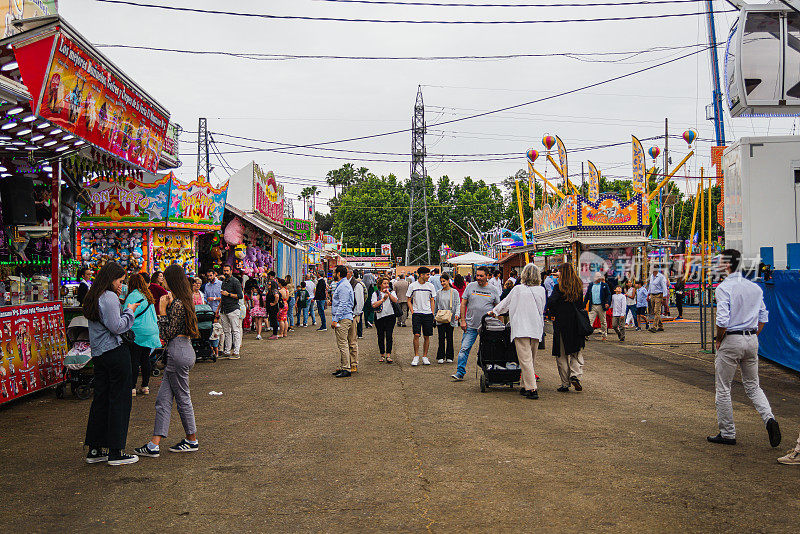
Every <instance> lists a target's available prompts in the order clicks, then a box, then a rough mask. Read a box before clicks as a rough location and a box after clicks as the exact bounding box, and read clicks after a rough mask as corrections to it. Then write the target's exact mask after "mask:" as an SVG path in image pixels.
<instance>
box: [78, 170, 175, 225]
mask: <svg viewBox="0 0 800 534" xmlns="http://www.w3.org/2000/svg"><path fill="white" fill-rule="evenodd" d="M146 180H148V181H146ZM171 185H172V174H167V175H165V176H155V175H145V178H144V179H143V180H138V179H131V180H128V181H126V182H125V183H124V184H119V183H117V182H105V181H101V180H95V181H94V182H92V183H91V184H90V185H89V187H88V192H89V195H90V198H91V201H90V203H89V206H88V209H87V210H86V212H85V213H83V214H81V215H80V221H79V222H78V226H79V227H81V228H88V227H95V228H103V227H105V228H120V227H129V228H152V227H158V226H164V224H165V223H166V219H167V205H168V204H167V199H168V198H169V194H170V187H171Z"/></svg>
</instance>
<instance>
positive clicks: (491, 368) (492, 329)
mask: <svg viewBox="0 0 800 534" xmlns="http://www.w3.org/2000/svg"><path fill="white" fill-rule="evenodd" d="M478 335H479V336H480V341H479V344H478V367H480V368H481V371H482V372H483V374H481V377H480V384H481V393H485V392H486V388H487V387H489V386H501V385H502V386H505V385H508V386H509V387H511V388H513V387H514V385H515V384H518V383H519V381H520V377H521V376H522V371H521V370H520V368H519V360H518V359H517V348H516V346H515V345H514V343H513V342H512V341H511V326H510V325H504V324H503V323H502V321H500V320H499V319H496V318H494V317H489V316H488V315H484V316H483V319H481V327H480V330H478Z"/></svg>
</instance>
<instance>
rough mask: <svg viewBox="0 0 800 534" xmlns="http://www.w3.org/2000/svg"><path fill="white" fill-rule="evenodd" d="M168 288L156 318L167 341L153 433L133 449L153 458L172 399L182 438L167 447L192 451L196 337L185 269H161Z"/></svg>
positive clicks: (164, 432) (166, 428) (165, 428)
mask: <svg viewBox="0 0 800 534" xmlns="http://www.w3.org/2000/svg"><path fill="white" fill-rule="evenodd" d="M164 278H165V281H166V286H167V288H168V289H169V292H168V293H167V295H166V296H165V297H164V299H165V300H166V310H167V313H166V316H164V317H162V318H161V319H160V320H159V324H158V326H159V329H160V331H161V338H162V339H163V340H164V341H165V342H166V343H167V366H166V368H165V369H164V378H162V380H161V386H160V387H159V388H158V396H157V397H156V421H155V425H154V429H153V437H152V438H151V439H150V441H149V442H148V443H147V444H145V445H143V446H141V447H139V448H138V449H136V453H137V454H139V455H140V456H149V457H151V458H157V457H158V456H159V454H160V452H161V450H160V445H159V444H160V443H161V439H162V438H165V437H167V434H168V433H169V419H170V415H171V413H172V402H173V400H174V401H175V404H176V406H177V408H178V414H179V415H180V416H181V423H183V429H184V431H185V432H186V438H185V439H182V440H181V441H180V442H178V443H177V444H176V445H173V446H172V447H170V448H169V451H170V452H196V451H197V450H198V449H199V444H198V442H197V427H196V426H195V421H194V408H193V407H192V398H191V396H190V394H189V370H190V369H191V368H192V367H194V363H195V360H196V356H195V353H194V349H193V348H192V338H197V337H199V336H200V333H199V332H198V330H197V315H195V311H194V302H192V288H191V287H190V286H189V279H188V278H187V277H186V272H185V271H184V270H183V267H181V266H180V265H170V266H169V267H167V269H166V270H165V271H164Z"/></svg>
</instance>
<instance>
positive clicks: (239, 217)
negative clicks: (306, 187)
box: [205, 162, 306, 280]
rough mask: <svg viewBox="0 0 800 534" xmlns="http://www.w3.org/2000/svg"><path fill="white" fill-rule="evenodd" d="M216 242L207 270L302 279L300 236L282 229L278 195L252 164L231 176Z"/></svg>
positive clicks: (271, 179)
mask: <svg viewBox="0 0 800 534" xmlns="http://www.w3.org/2000/svg"><path fill="white" fill-rule="evenodd" d="M225 209H226V215H225V219H224V221H223V232H222V240H221V241H219V242H211V243H205V246H208V247H210V250H211V257H210V259H209V261H208V263H209V264H210V265H213V264H214V263H215V262H217V261H218V262H220V264H222V265H230V266H231V267H232V268H233V269H234V270H236V271H238V272H241V273H242V274H244V275H246V276H248V277H256V276H259V275H261V274H265V273H267V272H269V271H275V273H276V275H277V276H278V277H279V278H283V277H285V276H286V275H287V274H288V275H291V276H292V279H293V280H298V279H299V278H301V277H302V275H303V272H304V269H303V259H304V253H305V251H306V248H305V247H304V246H302V245H300V241H301V239H302V237H301V236H300V234H297V233H295V232H294V231H293V230H290V229H288V228H287V227H286V226H284V224H283V222H284V216H285V213H284V191H283V186H281V185H279V184H278V182H277V181H276V180H275V174H274V173H273V172H272V171H268V172H264V171H263V170H262V169H261V168H260V167H259V166H258V165H257V164H256V163H255V162H252V163H249V164H248V165H246V166H245V167H244V168H243V169H241V170H240V171H239V172H237V173H236V174H234V175H233V176H231V178H230V186H229V188H228V198H227V202H226V205H225Z"/></svg>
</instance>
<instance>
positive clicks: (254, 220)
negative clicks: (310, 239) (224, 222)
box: [225, 204, 298, 246]
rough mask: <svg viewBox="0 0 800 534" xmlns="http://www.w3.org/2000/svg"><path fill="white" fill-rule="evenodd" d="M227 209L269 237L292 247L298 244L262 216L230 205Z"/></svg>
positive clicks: (227, 205) (226, 206)
mask: <svg viewBox="0 0 800 534" xmlns="http://www.w3.org/2000/svg"><path fill="white" fill-rule="evenodd" d="M225 209H226V210H227V211H230V212H231V213H233V214H234V215H236V216H237V217H241V218H242V219H244V220H245V221H247V222H249V223H250V224H252V225H253V226H255V227H256V228H258V229H260V230H261V231H263V232H265V233H267V234H269V235H271V236H273V237H277V238H279V239H281V240H282V241H285V242H287V243H289V244H290V245H292V246H294V245H296V244H297V243H298V241H297V239H295V238H293V237H291V236H289V235H288V234H286V233H285V232H281V231H280V230H279V229H278V228H276V227H275V225H274V223H271V222H270V221H268V220H266V219H264V218H263V217H261V216H260V215H258V214H256V213H253V212H249V211H244V210H241V209H239V208H237V207H235V206H232V205H230V204H225Z"/></svg>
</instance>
